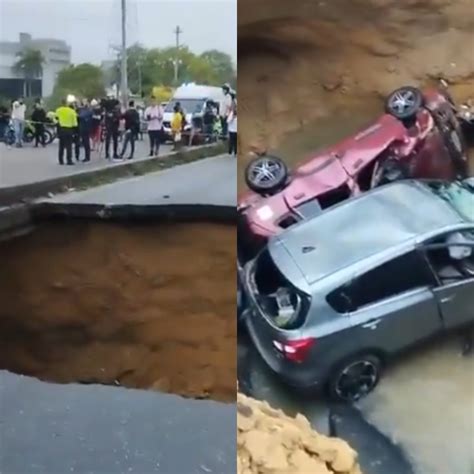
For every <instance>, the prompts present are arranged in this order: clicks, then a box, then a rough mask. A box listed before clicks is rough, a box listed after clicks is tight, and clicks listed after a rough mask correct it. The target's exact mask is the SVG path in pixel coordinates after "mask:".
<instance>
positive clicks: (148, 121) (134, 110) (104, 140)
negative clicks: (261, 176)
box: [0, 84, 237, 166]
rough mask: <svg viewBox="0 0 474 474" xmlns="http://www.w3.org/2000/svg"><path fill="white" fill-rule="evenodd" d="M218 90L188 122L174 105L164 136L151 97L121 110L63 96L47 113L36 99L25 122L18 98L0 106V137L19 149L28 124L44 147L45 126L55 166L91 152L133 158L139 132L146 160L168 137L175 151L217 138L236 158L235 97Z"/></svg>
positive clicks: (160, 112)
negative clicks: (220, 96)
mask: <svg viewBox="0 0 474 474" xmlns="http://www.w3.org/2000/svg"><path fill="white" fill-rule="evenodd" d="M222 90H223V92H224V98H225V99H224V102H223V103H221V104H216V103H215V102H213V101H212V100H209V101H207V102H206V104H205V107H204V111H203V113H202V114H199V115H196V116H193V117H192V118H191V120H190V122H191V123H188V121H187V113H186V111H185V110H184V108H183V107H182V105H181V104H180V102H175V103H173V104H172V105H173V114H172V118H171V121H170V123H169V131H168V132H165V129H164V108H163V106H162V104H161V103H160V102H158V101H157V99H156V98H155V97H153V96H151V97H150V99H149V101H148V104H147V106H146V107H141V106H137V105H136V104H135V102H134V101H133V100H130V101H129V103H128V106H127V107H122V106H121V104H120V102H119V101H118V100H117V99H116V98H114V97H113V96H108V97H106V98H104V99H101V100H97V99H91V100H90V101H89V100H88V99H85V98H84V99H81V100H77V99H76V98H75V97H74V96H68V97H67V98H65V99H64V100H63V101H62V103H61V105H60V107H58V108H57V109H56V110H55V111H50V112H46V110H45V108H44V106H43V103H42V101H41V100H40V99H38V100H36V101H35V103H34V107H33V111H32V112H31V114H30V118H29V119H28V120H27V119H26V116H27V107H26V104H25V102H24V100H23V99H22V98H19V99H17V100H15V101H13V102H12V104H11V109H10V110H8V109H7V108H6V107H4V106H2V107H0V138H1V137H3V138H4V137H6V133H7V131H9V133H10V134H11V135H12V136H13V135H14V139H13V140H11V141H12V142H14V144H15V145H16V147H17V148H21V147H23V140H24V134H25V125H28V126H32V131H33V134H34V146H35V147H39V146H42V147H45V146H46V145H47V140H46V134H45V130H46V127H48V128H52V129H53V130H54V136H53V137H52V139H54V138H55V137H56V136H57V137H58V139H59V147H58V162H59V164H60V165H69V166H72V165H74V164H76V163H77V162H89V161H90V160H91V152H92V151H96V152H98V153H99V156H104V157H105V159H107V160H112V161H116V160H124V159H133V158H134V154H135V144H136V141H137V140H139V139H142V138H143V131H144V129H146V131H147V133H148V137H149V145H150V148H149V150H150V151H149V156H157V155H158V154H159V151H160V145H161V144H162V143H164V142H165V141H166V140H168V139H171V140H172V142H173V144H174V148H175V149H179V148H180V147H181V146H182V145H183V144H186V145H192V144H193V143H196V142H198V143H206V142H209V141H213V140H215V139H217V138H218V137H219V136H220V137H221V138H225V139H228V146H229V149H228V152H229V154H230V155H234V156H236V155H237V97H236V93H235V91H233V90H232V89H231V87H230V86H229V85H228V84H224V85H223V86H222ZM144 124H145V125H144ZM5 141H7V140H6V139H5ZM120 142H121V146H120V148H119V143H120ZM81 155H83V156H82V157H81ZM73 158H75V160H74V159H73Z"/></svg>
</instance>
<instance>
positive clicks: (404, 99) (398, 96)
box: [388, 90, 416, 114]
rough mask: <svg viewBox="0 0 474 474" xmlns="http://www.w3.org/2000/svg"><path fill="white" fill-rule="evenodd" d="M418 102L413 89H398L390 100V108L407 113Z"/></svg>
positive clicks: (400, 112)
mask: <svg viewBox="0 0 474 474" xmlns="http://www.w3.org/2000/svg"><path fill="white" fill-rule="evenodd" d="M415 104H416V97H415V93H414V92H413V91H411V90H400V91H396V92H395V93H394V94H393V95H392V97H390V99H389V101H388V105H389V107H390V109H391V110H392V111H394V112H396V113H398V114H405V113H406V112H407V111H409V110H411V109H412V108H413V107H414V105H415Z"/></svg>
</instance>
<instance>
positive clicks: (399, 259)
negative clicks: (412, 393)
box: [242, 178, 474, 401]
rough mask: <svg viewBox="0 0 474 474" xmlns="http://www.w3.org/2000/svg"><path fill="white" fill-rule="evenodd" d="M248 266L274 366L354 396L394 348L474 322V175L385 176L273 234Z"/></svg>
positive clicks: (291, 379) (292, 377)
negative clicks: (444, 178)
mask: <svg viewBox="0 0 474 474" xmlns="http://www.w3.org/2000/svg"><path fill="white" fill-rule="evenodd" d="M242 275H243V281H244V291H245V294H246V298H247V300H248V309H247V310H246V313H245V318H244V320H245V323H246V325H247V327H248V329H249V333H250V335H251V337H252V339H253V341H254V343H255V345H256V347H257V349H258V351H259V352H260V354H261V356H262V357H263V359H264V360H265V361H266V363H267V364H268V365H269V366H270V368H271V369H272V370H273V371H274V372H276V373H277V374H278V375H279V376H280V377H281V378H282V379H283V380H284V381H286V382H287V383H288V384H290V385H293V386H295V387H299V388H305V389H306V388H312V387H314V388H317V387H320V388H325V389H326V390H327V391H328V393H329V395H330V396H331V397H333V398H336V399H339V400H345V401H355V400H357V399H359V398H360V397H362V396H364V395H365V394H367V393H369V392H370V391H371V390H373V389H374V388H375V386H376V385H377V383H378V381H379V378H380V375H381V371H382V368H383V366H384V364H385V363H386V362H387V360H389V358H390V357H391V356H393V355H394V354H396V353H397V352H399V351H401V350H403V349H406V348H408V347H409V346H411V345H414V344H417V343H419V342H421V341H422V340H425V339H427V338H430V337H432V336H435V335H437V334H440V333H443V332H447V331H452V330H454V329H458V328H462V327H464V326H469V325H472V324H473V323H474V182H473V180H472V178H470V179H468V180H466V181H463V182H455V183H447V182H439V181H425V182H419V181H417V182H416V181H400V182H397V183H394V184H390V185H387V186H383V187H380V188H377V189H375V190H373V191H370V192H368V193H367V194H364V195H361V196H360V197H357V198H355V199H352V200H349V201H345V202H343V203H341V204H339V205H337V206H335V207H333V208H330V209H328V210H327V211H326V212H324V213H323V214H321V215H320V216H318V217H316V218H314V219H312V220H310V221H306V222H302V223H301V224H298V225H296V226H294V227H293V228H291V229H289V230H288V231H286V232H284V233H283V234H281V235H279V236H276V237H273V238H272V239H270V241H269V242H268V245H267V246H266V247H265V248H264V249H263V250H262V251H261V252H260V253H259V255H258V256H257V257H256V258H255V259H254V260H252V261H250V262H249V263H248V264H247V265H246V266H245V267H244V269H243V270H242Z"/></svg>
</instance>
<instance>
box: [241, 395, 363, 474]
mask: <svg viewBox="0 0 474 474" xmlns="http://www.w3.org/2000/svg"><path fill="white" fill-rule="evenodd" d="M360 472H361V471H360V468H359V466H358V464H357V455H356V453H355V451H353V450H352V449H351V448H350V446H349V445H348V444H347V443H346V442H345V441H342V440H340V439H336V438H328V437H327V436H323V435H320V434H317V433H316V432H314V431H313V430H312V429H311V426H310V424H309V422H308V420H307V419H306V418H305V417H304V416H302V415H297V416H296V418H290V417H288V416H286V415H285V414H284V413H283V412H282V411H281V410H274V409H273V408H271V407H270V406H269V405H268V403H266V402H259V401H257V400H253V399H251V398H248V397H246V396H244V395H241V394H238V396H237V473H238V474H309V473H311V474H332V473H338V474H360Z"/></svg>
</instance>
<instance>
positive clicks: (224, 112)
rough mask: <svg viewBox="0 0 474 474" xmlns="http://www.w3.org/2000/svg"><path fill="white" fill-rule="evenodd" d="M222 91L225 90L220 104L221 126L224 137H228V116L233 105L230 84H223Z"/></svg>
mask: <svg viewBox="0 0 474 474" xmlns="http://www.w3.org/2000/svg"><path fill="white" fill-rule="evenodd" d="M222 92H224V99H223V100H222V102H221V103H220V106H219V115H220V118H221V126H222V138H226V137H227V131H228V130H227V117H228V116H229V113H230V109H231V106H232V97H231V95H230V92H231V91H230V85H229V84H224V85H223V86H222Z"/></svg>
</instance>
